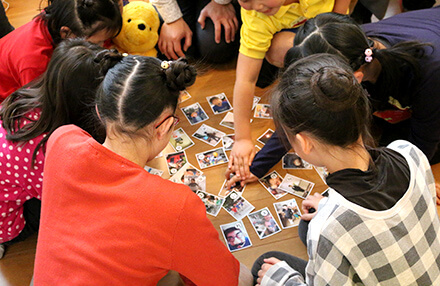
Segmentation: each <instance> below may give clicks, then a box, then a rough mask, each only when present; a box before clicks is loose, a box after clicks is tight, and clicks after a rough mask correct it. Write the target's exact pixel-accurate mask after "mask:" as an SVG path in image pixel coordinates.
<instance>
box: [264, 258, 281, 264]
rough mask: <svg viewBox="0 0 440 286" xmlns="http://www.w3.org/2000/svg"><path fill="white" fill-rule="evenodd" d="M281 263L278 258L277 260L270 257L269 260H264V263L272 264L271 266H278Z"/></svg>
mask: <svg viewBox="0 0 440 286" xmlns="http://www.w3.org/2000/svg"><path fill="white" fill-rule="evenodd" d="M280 261H281V260H279V259H278V258H275V257H269V258H265V259H264V262H266V263H268V264H271V266H272V265H274V264H277V263H278V262H280Z"/></svg>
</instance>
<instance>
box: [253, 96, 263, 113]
mask: <svg viewBox="0 0 440 286" xmlns="http://www.w3.org/2000/svg"><path fill="white" fill-rule="evenodd" d="M260 100H261V97H258V96H254V102H253V103H252V110H254V108H255V106H257V103H258V102H260Z"/></svg>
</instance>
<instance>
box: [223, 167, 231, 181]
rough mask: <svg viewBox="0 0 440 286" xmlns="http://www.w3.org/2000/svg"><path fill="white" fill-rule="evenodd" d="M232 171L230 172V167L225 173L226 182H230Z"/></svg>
mask: <svg viewBox="0 0 440 286" xmlns="http://www.w3.org/2000/svg"><path fill="white" fill-rule="evenodd" d="M231 173H232V172H231V170H230V168H229V166H228V169H226V172H225V178H226V180H229V179H230V178H231V177H230V176H231Z"/></svg>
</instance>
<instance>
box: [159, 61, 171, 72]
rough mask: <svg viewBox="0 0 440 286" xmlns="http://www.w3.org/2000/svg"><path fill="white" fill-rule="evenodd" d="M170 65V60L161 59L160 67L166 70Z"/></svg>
mask: <svg viewBox="0 0 440 286" xmlns="http://www.w3.org/2000/svg"><path fill="white" fill-rule="evenodd" d="M170 66H171V61H162V62H161V63H160V67H161V68H162V69H164V70H167V69H168V68H169V67H170Z"/></svg>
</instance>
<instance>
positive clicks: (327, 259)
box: [252, 54, 440, 285]
mask: <svg viewBox="0 0 440 286" xmlns="http://www.w3.org/2000/svg"><path fill="white" fill-rule="evenodd" d="M271 104H272V107H273V116H274V120H275V122H276V125H277V127H278V130H279V131H281V132H282V133H283V134H284V137H285V138H286V139H287V140H288V142H289V143H290V145H291V146H292V147H293V149H294V150H295V152H296V153H297V154H298V155H299V156H300V157H301V158H303V159H304V160H306V161H307V162H310V163H312V164H314V165H315V166H325V167H326V168H327V170H328V172H329V175H328V177H327V179H326V180H327V184H328V186H329V187H330V190H329V192H328V197H323V196H321V195H320V194H317V193H315V195H313V196H309V197H308V198H306V199H305V200H304V201H303V203H302V210H303V215H302V219H303V220H310V223H309V226H308V233H307V251H308V255H309V261H308V262H306V261H304V260H302V259H299V258H297V257H294V256H291V255H289V254H286V253H281V252H269V253H265V254H263V255H262V256H260V257H259V258H258V259H257V261H256V262H255V264H254V266H253V268H252V274H253V275H254V278H255V282H256V283H258V285H354V284H362V285H438V284H439V283H440V276H439V275H438V273H439V270H440V259H439V257H440V235H439V234H440V233H439V232H440V220H439V217H438V215H437V211H436V205H435V184H434V178H433V175H432V172H431V169H430V165H429V162H428V160H427V158H426V156H425V155H424V154H423V153H422V152H421V151H420V150H419V149H418V148H417V147H416V146H414V145H413V144H411V143H409V142H407V141H403V140H398V141H395V142H392V143H391V144H390V145H389V146H388V147H387V148H385V147H381V148H371V147H368V145H367V142H368V141H369V133H368V124H369V122H370V107H369V101H368V98H367V96H366V94H365V92H364V90H363V88H362V86H361V85H360V84H358V83H357V81H356V78H355V77H354V75H353V73H352V72H351V69H350V67H349V66H348V65H347V64H346V62H345V61H344V60H343V59H342V58H340V57H339V56H336V55H330V54H315V55H312V56H309V57H306V58H303V59H301V60H298V61H296V62H295V63H293V64H292V65H291V66H290V67H289V68H288V69H287V71H286V72H285V73H284V74H283V75H282V77H281V80H280V83H279V84H278V86H277V88H276V91H275V92H274V94H273V97H272V102H271ZM422 237H423V238H422ZM421 238H422V239H421Z"/></svg>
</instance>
